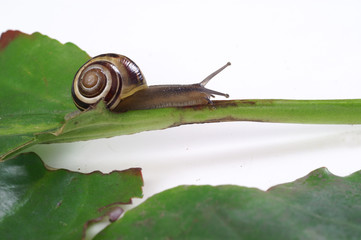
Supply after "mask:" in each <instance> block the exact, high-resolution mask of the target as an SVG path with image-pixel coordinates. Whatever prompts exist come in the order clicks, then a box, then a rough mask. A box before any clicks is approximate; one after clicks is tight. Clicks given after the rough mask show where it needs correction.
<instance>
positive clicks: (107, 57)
mask: <svg viewBox="0 0 361 240" xmlns="http://www.w3.org/2000/svg"><path fill="white" fill-rule="evenodd" d="M229 65H230V63H229V62H228V63H227V64H226V65H224V66H223V67H221V68H220V69H218V70H217V71H215V72H214V73H212V74H210V75H209V76H208V77H206V78H205V79H204V80H203V81H201V82H200V83H197V84H189V85H154V86H148V85H147V83H146V80H145V78H144V76H143V73H142V72H141V71H140V69H139V67H138V66H137V65H136V64H135V63H134V62H133V61H132V60H130V59H129V58H128V57H126V56H122V55H118V54H112V53H111V54H102V55H99V56H96V57H94V58H92V59H90V60H89V61H88V62H86V63H85V64H84V65H83V66H82V67H80V69H79V70H78V72H77V73H76V74H75V77H74V80H73V85H72V97H73V101H74V103H75V105H76V106H77V107H78V108H79V109H80V110H86V109H88V108H89V107H91V106H94V105H96V104H97V103H98V102H99V101H100V100H102V99H103V100H104V102H105V103H106V106H107V108H108V109H109V110H110V111H113V112H125V111H128V110H139V109H152V108H165V107H182V106H195V105H204V104H212V101H211V100H210V97H214V95H221V96H224V97H227V98H228V94H225V93H221V92H217V91H213V90H210V89H207V88H205V87H204V86H205V85H206V84H207V83H208V82H209V80H211V79H212V78H213V77H214V76H215V75H217V74H218V73H219V72H221V71H222V70H223V69H225V68H226V67H227V66H229Z"/></svg>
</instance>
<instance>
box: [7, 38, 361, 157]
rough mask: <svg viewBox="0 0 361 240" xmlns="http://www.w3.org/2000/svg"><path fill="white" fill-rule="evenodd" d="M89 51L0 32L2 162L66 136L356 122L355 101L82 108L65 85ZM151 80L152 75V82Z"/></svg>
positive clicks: (359, 119) (358, 107)
mask: <svg viewBox="0 0 361 240" xmlns="http://www.w3.org/2000/svg"><path fill="white" fill-rule="evenodd" d="M89 58H90V57H89V56H88V55H87V54H86V53H85V52H84V51H82V50H80V49H79V48H78V47H77V46H75V45H74V44H72V43H66V44H61V43H59V42H58V41H56V40H54V39H51V38H49V37H47V36H44V35H41V34H40V33H34V34H32V35H27V34H24V33H21V32H18V31H8V32H5V33H3V34H2V36H1V39H0V69H1V71H0V87H1V89H2V91H1V93H0V103H1V104H0V161H1V160H4V159H5V158H9V157H10V156H11V155H15V154H16V153H17V152H19V151H20V150H23V149H24V148H26V147H29V146H31V145H33V144H36V143H52V142H71V141H79V140H90V139H96V138H104V137H112V136H117V135H124V134H132V133H137V132H142V131H147V130H156V129H165V128H169V127H175V126H180V125H183V124H190V123H207V122H222V121H261V122H286V123H317V124H321V123H326V124H331V123H332V124H360V123H361V100H360V99H350V100H270V99H266V100H261V99H258V100H257V99H251V100H230V101H214V102H213V104H212V105H204V106H196V107H179V108H164V109H151V110H138V111H129V112H126V113H121V114H119V113H112V112H109V111H108V109H106V107H105V106H104V103H102V102H100V104H98V105H97V106H96V107H94V109H90V110H89V111H86V112H83V113H80V112H79V111H78V110H77V109H76V107H75V105H74V104H73V101H72V97H71V92H70V89H71V84H72V80H73V77H74V75H75V73H76V72H77V70H78V69H79V67H80V66H81V65H82V64H84V63H85V62H86V61H87V60H88V59H89ZM150 84H151V82H150Z"/></svg>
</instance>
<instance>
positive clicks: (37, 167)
mask: <svg viewBox="0 0 361 240" xmlns="http://www.w3.org/2000/svg"><path fill="white" fill-rule="evenodd" d="M142 186H143V180H142V176H141V172H140V169H129V170H126V171H114V172H112V173H110V174H102V173H100V172H93V173H91V174H81V173H75V172H70V171H67V170H56V171H50V170H47V169H46V168H45V167H44V165H43V163H42V162H41V160H40V158H39V157H38V156H37V155H36V154H34V153H28V154H21V155H19V156H18V157H16V158H14V159H11V160H9V161H5V162H2V163H0V236H1V239H80V238H81V237H82V235H83V234H84V231H85V230H86V227H87V226H88V224H89V223H92V222H94V221H100V220H101V219H103V218H104V217H107V216H108V215H110V216H111V215H112V214H116V213H117V212H118V213H119V210H120V209H119V206H118V204H119V203H130V201H131V198H133V197H141V196H142Z"/></svg>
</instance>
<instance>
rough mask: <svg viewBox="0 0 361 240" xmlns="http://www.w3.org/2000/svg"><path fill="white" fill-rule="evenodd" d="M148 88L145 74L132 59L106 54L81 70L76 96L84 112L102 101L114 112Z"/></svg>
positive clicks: (88, 63)
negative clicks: (129, 98) (131, 96)
mask: <svg viewBox="0 0 361 240" xmlns="http://www.w3.org/2000/svg"><path fill="white" fill-rule="evenodd" d="M147 87H148V86H147V83H146V81H145V78H144V76H143V74H142V72H141V71H140V69H139V67H138V66H137V65H136V64H135V63H134V62H133V61H132V60H130V59H129V58H128V57H126V56H122V55H118V54H103V55H99V56H97V57H94V58H92V59H90V60H89V61H88V62H86V63H85V64H84V65H83V66H82V67H81V68H80V69H79V70H78V72H77V73H76V75H75V77H74V80H73V85H72V96H73V100H74V103H75V105H76V106H77V107H78V108H79V109H80V110H85V109H87V108H88V107H89V106H91V105H94V104H96V103H97V102H99V101H100V100H101V99H103V100H104V102H105V103H106V105H107V107H108V108H109V109H110V110H113V109H114V108H115V107H116V106H117V105H118V104H119V102H120V101H121V100H122V99H124V98H126V97H128V96H130V95H132V94H133V93H134V92H136V91H139V90H140V89H144V88H147Z"/></svg>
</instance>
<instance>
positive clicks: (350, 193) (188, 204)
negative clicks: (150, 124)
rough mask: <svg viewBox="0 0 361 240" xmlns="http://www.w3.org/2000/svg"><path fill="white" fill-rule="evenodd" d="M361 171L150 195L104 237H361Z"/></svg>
mask: <svg viewBox="0 0 361 240" xmlns="http://www.w3.org/2000/svg"><path fill="white" fill-rule="evenodd" d="M360 223H361V171H359V172H356V173H354V174H352V175H350V176H347V177H337V176H334V175H332V174H331V173H330V172H329V171H328V170H327V169H325V168H321V169H318V170H315V171H313V172H311V173H310V174H309V175H307V176H306V177H303V178H301V179H298V180H296V181H294V182H291V183H287V184H281V185H278V186H275V187H272V188H271V189H269V190H268V191H261V190H258V189H255V188H246V187H240V186H230V185H229V186H217V187H213V186H179V187H176V188H173V189H170V190H166V191H164V192H162V193H159V194H156V195H154V196H153V197H150V198H149V199H147V200H146V201H145V202H144V203H142V204H141V205H139V206H138V207H136V208H134V209H132V210H130V211H128V212H126V213H125V215H124V217H123V218H121V219H120V220H118V221H117V222H116V223H114V224H112V225H110V226H109V227H107V228H106V229H105V230H103V231H102V232H101V233H100V234H99V235H97V237H96V238H95V239H96V240H100V239H107V240H111V239H124V240H125V239H277V240H278V239H359V238H360V236H361V224H360Z"/></svg>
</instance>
